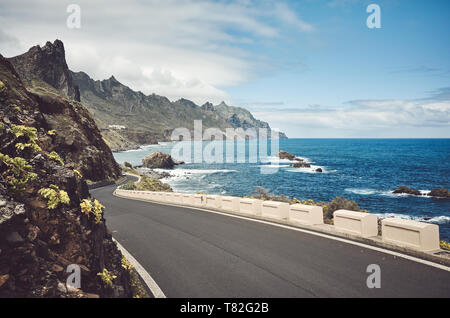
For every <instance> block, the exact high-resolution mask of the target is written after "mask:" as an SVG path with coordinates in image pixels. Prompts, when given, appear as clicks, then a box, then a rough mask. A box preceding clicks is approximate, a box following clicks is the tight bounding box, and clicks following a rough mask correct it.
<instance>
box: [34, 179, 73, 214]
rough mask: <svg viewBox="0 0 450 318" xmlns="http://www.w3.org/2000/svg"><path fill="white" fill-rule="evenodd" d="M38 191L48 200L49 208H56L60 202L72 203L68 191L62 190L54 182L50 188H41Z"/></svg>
mask: <svg viewBox="0 0 450 318" xmlns="http://www.w3.org/2000/svg"><path fill="white" fill-rule="evenodd" d="M38 193H39V194H40V195H42V196H43V197H44V198H46V199H47V200H48V201H47V207H48V209H49V210H54V209H56V208H57V207H58V205H59V204H60V203H63V204H69V203H70V199H69V196H68V195H67V192H66V191H64V190H60V189H59V187H58V186H55V185H53V184H51V185H50V187H49V188H43V189H40V190H39V191H38Z"/></svg>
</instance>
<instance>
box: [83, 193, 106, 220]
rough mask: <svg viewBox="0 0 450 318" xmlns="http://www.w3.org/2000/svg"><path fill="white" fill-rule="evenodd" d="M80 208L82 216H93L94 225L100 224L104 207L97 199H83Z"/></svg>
mask: <svg viewBox="0 0 450 318" xmlns="http://www.w3.org/2000/svg"><path fill="white" fill-rule="evenodd" d="M80 208H81V212H83V213H84V214H86V215H93V217H94V220H95V223H96V224H98V223H100V222H101V220H102V217H103V209H104V208H105V207H104V206H103V205H102V204H101V203H100V202H99V201H98V200H97V199H84V200H83V201H82V202H81V203H80Z"/></svg>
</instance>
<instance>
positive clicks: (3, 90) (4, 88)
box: [0, 81, 6, 94]
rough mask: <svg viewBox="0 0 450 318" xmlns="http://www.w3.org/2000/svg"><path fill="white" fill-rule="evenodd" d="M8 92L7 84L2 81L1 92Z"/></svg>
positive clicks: (0, 84)
mask: <svg viewBox="0 0 450 318" xmlns="http://www.w3.org/2000/svg"><path fill="white" fill-rule="evenodd" d="M4 92H6V85H5V83H3V82H2V81H0V94H1V93H4Z"/></svg>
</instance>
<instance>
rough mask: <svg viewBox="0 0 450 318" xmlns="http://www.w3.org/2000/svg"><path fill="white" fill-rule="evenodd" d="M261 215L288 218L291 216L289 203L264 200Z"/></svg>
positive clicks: (272, 217)
mask: <svg viewBox="0 0 450 318" xmlns="http://www.w3.org/2000/svg"><path fill="white" fill-rule="evenodd" d="M261 216H263V217H266V218H270V219H278V220H287V219H288V217H289V203H286V202H274V201H263V202H262V204H261Z"/></svg>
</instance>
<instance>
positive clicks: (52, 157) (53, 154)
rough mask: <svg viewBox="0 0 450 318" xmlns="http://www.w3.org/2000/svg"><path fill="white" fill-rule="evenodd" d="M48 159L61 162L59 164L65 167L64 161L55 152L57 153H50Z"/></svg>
mask: <svg viewBox="0 0 450 318" xmlns="http://www.w3.org/2000/svg"><path fill="white" fill-rule="evenodd" d="M48 157H49V158H50V159H53V160H55V161H57V162H59V163H60V164H61V166H64V161H63V160H62V159H61V157H60V156H59V155H58V153H57V152H55V151H52V152H50V153H49V154H48Z"/></svg>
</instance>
